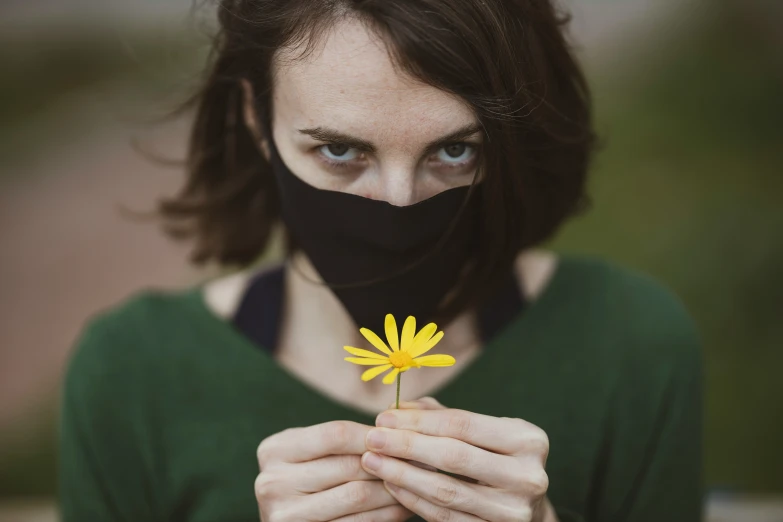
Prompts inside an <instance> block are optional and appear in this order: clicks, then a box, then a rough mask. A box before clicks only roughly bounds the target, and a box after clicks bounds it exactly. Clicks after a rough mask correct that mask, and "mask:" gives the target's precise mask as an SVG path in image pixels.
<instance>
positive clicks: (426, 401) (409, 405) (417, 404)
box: [388, 397, 446, 410]
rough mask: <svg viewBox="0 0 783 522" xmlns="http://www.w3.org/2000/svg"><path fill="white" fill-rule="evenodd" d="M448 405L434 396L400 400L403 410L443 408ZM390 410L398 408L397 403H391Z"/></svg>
mask: <svg viewBox="0 0 783 522" xmlns="http://www.w3.org/2000/svg"><path fill="white" fill-rule="evenodd" d="M445 408H446V407H445V406H444V405H442V404H441V403H439V402H438V401H437V400H435V399H433V398H432V397H422V398H421V399H417V400H415V401H400V409H401V410H409V409H410V410H442V409H445ZM388 409H390V410H395V409H397V403H396V402H393V403H391V404H389V408H388Z"/></svg>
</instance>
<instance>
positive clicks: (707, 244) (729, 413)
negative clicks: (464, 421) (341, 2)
mask: <svg viewBox="0 0 783 522" xmlns="http://www.w3.org/2000/svg"><path fill="white" fill-rule="evenodd" d="M747 22H748V21H747V20H744V19H743V18H742V17H741V16H735V15H734V13H732V12H731V11H730V10H726V11H724V12H723V13H722V16H718V14H717V13H712V16H711V17H709V18H707V19H705V20H703V24H702V25H701V26H699V27H694V26H693V24H689V25H688V29H689V32H688V33H687V34H681V35H679V36H678V37H675V38H672V39H671V40H670V41H668V42H665V43H664V44H662V46H661V47H660V48H656V49H655V53H649V52H647V53H642V54H643V55H644V57H643V58H644V59H643V60H639V61H636V62H634V63H630V64H626V67H623V70H622V71H621V72H619V73H618V74H617V75H614V74H613V72H612V71H611V70H606V69H602V70H601V71H597V72H599V73H600V74H599V75H596V76H595V77H594V78H592V80H593V86H594V91H595V96H596V104H597V107H596V108H597V122H598V128H599V131H601V132H602V134H603V138H604V140H605V142H606V148H605V150H604V151H603V152H602V153H601V154H599V156H598V158H597V161H596V164H595V169H594V171H593V179H592V185H591V195H592V197H593V202H594V206H593V208H592V210H591V211H590V212H589V213H588V214H587V215H586V216H584V217H583V218H581V219H578V220H575V221H574V222H572V223H571V224H570V225H569V226H568V227H567V228H566V229H565V230H564V231H563V233H562V234H561V235H560V237H559V239H558V240H557V242H556V245H555V246H556V247H558V248H559V249H562V250H576V251H580V252H589V253H595V254H598V255H601V256H605V257H609V258H612V259H614V260H617V261H619V262H621V263H624V264H626V265H629V266H634V267H637V268H639V269H642V270H644V271H646V272H648V273H651V274H653V275H654V276H656V277H657V278H659V279H660V280H662V281H663V282H665V283H666V284H667V285H668V286H670V287H671V288H672V289H674V290H675V291H676V292H677V293H678V294H679V295H680V296H681V298H682V299H683V301H684V302H685V304H686V305H687V306H688V308H689V310H690V311H691V313H692V315H693V316H694V318H695V320H696V321H697V323H698V326H699V328H700V331H701V333H702V336H703V342H704V354H705V362H706V369H707V375H706V381H707V411H706V426H705V427H706V448H705V458H706V472H707V480H708V482H709V484H711V485H714V486H726V487H738V488H743V489H752V490H761V491H771V490H774V491H783V472H781V470H783V445H781V443H780V442H781V441H783V386H782V385H781V380H783V379H781V372H783V204H782V203H783V96H782V95H781V94H783V92H782V90H781V86H782V85H783V74H782V73H783V69H779V68H777V67H778V66H779V65H780V63H779V62H778V63H777V64H776V62H775V58H777V57H775V56H773V55H772V49H769V48H768V47H767V46H765V45H764V44H763V41H762V40H761V38H760V37H759V35H758V34H755V32H754V28H753V26H751V25H749V24H748V23H747ZM648 51H649V50H648Z"/></svg>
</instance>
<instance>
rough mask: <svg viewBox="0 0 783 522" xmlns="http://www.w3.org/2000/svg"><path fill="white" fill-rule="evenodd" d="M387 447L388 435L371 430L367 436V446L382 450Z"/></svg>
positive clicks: (380, 431)
mask: <svg viewBox="0 0 783 522" xmlns="http://www.w3.org/2000/svg"><path fill="white" fill-rule="evenodd" d="M385 445H386V434H385V433H384V432H383V431H382V430H370V433H368V434H367V446H368V447H371V448H375V449H381V448H383V447H384V446H385Z"/></svg>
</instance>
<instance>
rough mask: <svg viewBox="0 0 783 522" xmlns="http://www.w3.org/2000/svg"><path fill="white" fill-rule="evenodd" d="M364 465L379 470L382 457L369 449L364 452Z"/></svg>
mask: <svg viewBox="0 0 783 522" xmlns="http://www.w3.org/2000/svg"><path fill="white" fill-rule="evenodd" d="M364 466H365V467H366V468H367V469H371V470H373V471H377V470H378V469H379V468H380V467H381V457H379V456H378V455H376V454H375V453H372V452H370V451H368V452H367V453H365V454H364Z"/></svg>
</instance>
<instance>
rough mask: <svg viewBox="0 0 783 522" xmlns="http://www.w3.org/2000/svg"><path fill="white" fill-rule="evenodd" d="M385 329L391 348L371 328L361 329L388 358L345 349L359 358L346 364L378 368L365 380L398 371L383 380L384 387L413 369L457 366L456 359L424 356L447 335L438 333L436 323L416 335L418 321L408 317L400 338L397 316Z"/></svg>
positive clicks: (351, 359) (364, 376)
mask: <svg viewBox="0 0 783 522" xmlns="http://www.w3.org/2000/svg"><path fill="white" fill-rule="evenodd" d="M385 326H386V339H387V341H388V342H389V345H388V346H387V345H386V343H384V342H383V341H382V340H381V338H380V337H378V336H377V335H375V332H373V331H372V330H368V329H367V328H362V329H360V330H359V331H360V332H361V333H362V335H363V336H364V338H365V339H367V340H368V341H369V342H370V344H372V345H373V346H374V347H376V348H377V349H378V350H380V351H381V352H383V354H384V355H382V354H380V353H376V352H371V351H369V350H362V349H361V348H354V347H352V346H345V347H344V348H345V350H346V351H347V352H348V353H350V354H351V355H355V356H356V357H346V358H345V360H346V361H348V362H352V363H354V364H361V365H365V366H375V368H370V369H369V370H367V371H366V372H364V373H363V374H362V380H363V381H369V380H370V379H373V378H375V377H377V376H378V375H380V374H382V373H383V372H385V371H386V370H388V369H390V368H394V369H393V370H392V371H390V372H389V373H388V374H387V375H386V377H384V378H383V383H384V384H392V383H393V382H394V379H396V378H397V375H398V374H400V373H402V372H407V371H408V370H410V369H411V368H420V367H422V366H451V365H452V364H454V362H455V360H454V357H452V356H451V355H427V356H424V357H421V356H422V355H424V354H425V353H427V352H428V351H430V350H431V349H432V348H433V347H434V346H435V345H436V344H438V342H439V341H440V340H441V339H442V338H443V332H438V333H435V331H436V330H437V329H438V327H437V326H436V325H435V323H430V324H428V325H427V326H425V327H424V328H422V329H421V330H420V331H419V333H416V319H415V318H414V317H412V316H411V317H408V318H407V319H406V320H405V324H404V325H403V327H402V337H401V338H398V336H397V323H396V322H395V321H394V316H393V315H391V314H387V315H386V325H385ZM389 347H391V349H390V348H389Z"/></svg>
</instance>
